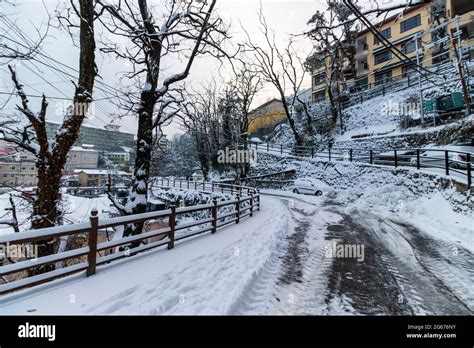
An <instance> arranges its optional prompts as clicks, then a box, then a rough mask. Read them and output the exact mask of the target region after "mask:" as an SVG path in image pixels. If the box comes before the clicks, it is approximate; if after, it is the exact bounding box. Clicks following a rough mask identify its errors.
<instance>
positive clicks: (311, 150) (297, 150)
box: [249, 141, 474, 189]
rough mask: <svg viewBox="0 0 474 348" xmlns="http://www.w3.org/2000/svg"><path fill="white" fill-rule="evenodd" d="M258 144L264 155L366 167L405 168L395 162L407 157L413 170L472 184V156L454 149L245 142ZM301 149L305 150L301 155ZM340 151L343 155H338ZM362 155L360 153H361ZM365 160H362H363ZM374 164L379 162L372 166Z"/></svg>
mask: <svg viewBox="0 0 474 348" xmlns="http://www.w3.org/2000/svg"><path fill="white" fill-rule="evenodd" d="M259 145H260V149H261V150H262V151H264V152H268V153H270V150H271V152H274V153H277V154H278V153H280V154H281V155H283V154H285V155H288V154H289V155H290V156H295V157H311V158H319V159H325V160H326V159H327V160H328V161H329V162H330V161H331V159H333V160H340V159H344V160H346V158H347V159H348V160H349V162H360V163H367V160H368V163H369V164H371V165H372V164H377V165H384V166H388V165H390V164H392V163H393V165H394V166H395V167H398V166H406V165H407V163H408V162H406V161H403V162H402V163H399V161H398V160H399V159H405V158H408V157H411V158H412V159H413V158H414V159H416V161H415V162H413V161H409V163H410V164H411V166H415V165H416V169H418V170H419V169H420V168H422V167H423V168H441V169H444V170H445V174H446V175H450V172H451V171H453V172H456V173H459V174H462V175H466V179H467V187H468V189H470V187H471V184H472V163H471V161H472V159H473V158H474V153H473V152H469V151H458V150H451V149H446V148H445V149H443V148H441V149H437V148H426V147H419V148H412V149H411V148H408V149H407V148H395V149H387V148H383V149H374V148H369V149H361V148H350V147H329V148H325V149H319V148H318V147H317V146H313V147H312V146H293V147H292V146H288V145H283V144H270V143H257V142H251V141H250V142H249V146H250V147H252V146H255V149H256V150H258V149H259V147H258V146H259ZM305 150H308V151H306V152H305ZM341 152H344V154H342V153H341ZM361 152H362V153H361ZM399 152H413V154H412V155H410V154H406V153H399ZM426 152H440V153H441V154H443V153H444V156H438V157H434V156H422V155H423V153H426ZM385 154H387V156H390V157H392V155H393V161H392V160H388V161H387V160H381V159H380V158H381V157H384V156H385ZM453 154H462V155H465V156H466V160H458V159H456V158H453V156H452V155H453ZM427 159H428V160H431V159H433V160H436V161H439V160H442V161H444V166H440V165H434V164H427V163H426V160H427ZM364 160H365V161H364ZM376 161H378V162H379V163H374V162H376ZM450 163H456V164H457V165H458V167H457V168H459V165H462V166H465V167H466V173H464V172H462V171H460V170H458V169H455V168H451V167H450Z"/></svg>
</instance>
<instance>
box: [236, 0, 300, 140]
mask: <svg viewBox="0 0 474 348" xmlns="http://www.w3.org/2000/svg"><path fill="white" fill-rule="evenodd" d="M258 19H259V23H260V32H261V34H263V36H264V39H265V43H266V47H265V48H263V47H261V46H260V45H257V44H256V43H254V42H253V41H252V39H251V36H250V34H249V33H248V32H247V31H246V30H245V29H243V30H244V32H245V34H246V36H247V40H246V42H245V45H246V46H247V50H249V51H251V52H253V58H254V69H255V70H257V71H259V72H260V73H261V74H262V76H263V79H264V80H265V81H266V82H268V83H271V84H272V85H273V86H274V87H275V88H276V90H277V92H278V94H279V96H280V101H281V103H282V105H283V109H284V111H285V115H286V117H287V119H288V124H289V125H290V128H291V131H292V133H293V137H294V140H295V143H296V145H301V144H302V140H303V139H302V137H301V135H300V132H299V130H298V128H297V126H296V123H295V120H294V118H293V115H292V112H291V108H290V104H289V103H288V99H287V98H286V96H285V90H286V83H287V80H286V77H287V76H286V74H285V69H286V66H285V65H284V62H285V61H286V60H287V58H288V57H285V52H284V50H281V49H280V48H278V46H277V44H276V39H275V33H274V31H273V30H271V29H270V28H269V26H268V24H267V21H266V19H265V16H264V14H263V9H262V6H261V4H260V9H259V12H258Z"/></svg>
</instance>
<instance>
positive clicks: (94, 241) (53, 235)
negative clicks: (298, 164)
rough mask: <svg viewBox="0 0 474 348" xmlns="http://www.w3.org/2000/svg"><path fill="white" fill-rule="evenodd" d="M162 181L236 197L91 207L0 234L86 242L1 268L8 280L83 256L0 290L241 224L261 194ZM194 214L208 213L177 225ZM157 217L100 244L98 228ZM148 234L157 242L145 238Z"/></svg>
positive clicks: (4, 241)
mask: <svg viewBox="0 0 474 348" xmlns="http://www.w3.org/2000/svg"><path fill="white" fill-rule="evenodd" d="M188 183H189V182H188ZM162 184H163V186H168V187H173V186H174V187H179V186H181V187H182V188H184V186H186V187H189V188H190V189H194V188H195V187H197V188H198V189H202V190H203V191H206V192H218V191H219V192H226V193H231V194H235V197H233V199H230V200H224V201H219V202H218V201H217V199H216V198H214V199H213V200H212V203H210V204H201V205H194V206H188V207H176V206H175V205H171V206H170V207H169V209H166V210H161V211H154V212H148V213H143V214H135V215H129V216H120V217H115V218H108V219H99V217H98V214H97V210H95V209H94V210H92V211H91V216H90V219H89V221H88V222H85V223H81V224H73V225H63V226H56V227H51V228H44V229H38V230H31V231H25V232H18V233H10V234H4V235H0V245H4V246H5V247H8V246H12V245H25V244H27V243H33V242H38V241H44V240H54V239H57V238H59V237H65V236H72V235H77V234H86V235H87V236H88V242H87V246H84V247H80V248H76V249H73V250H68V251H64V252H58V253H56V254H52V255H48V256H42V257H39V258H36V259H30V260H24V261H19V262H15V263H10V264H7V265H4V266H2V267H0V276H1V277H2V278H3V279H6V278H5V276H6V275H11V274H14V273H19V272H24V271H29V270H33V269H35V268H37V267H39V266H44V265H48V264H55V263H57V262H62V261H66V260H70V259H78V258H81V260H79V261H80V262H78V263H76V264H73V265H71V266H67V267H62V268H57V269H55V270H53V271H49V272H46V273H42V274H38V275H33V276H30V277H26V278H22V279H14V280H12V281H10V282H7V283H5V284H2V285H0V294H5V293H9V292H12V291H15V290H18V289H20V288H24V287H30V286H33V285H37V284H40V283H44V282H47V281H50V280H52V279H55V278H59V277H64V276H66V275H69V274H72V273H77V272H80V271H84V270H85V271H86V275H87V276H91V275H93V274H95V273H96V270H97V266H100V265H104V264H106V263H109V262H111V261H115V260H118V259H121V258H124V257H128V256H130V255H135V254H137V253H139V252H142V251H145V250H149V249H153V248H158V247H163V248H165V247H167V248H168V249H173V248H174V246H175V243H176V242H178V241H180V240H183V239H186V238H190V237H193V236H196V235H200V234H202V233H206V232H211V233H216V231H217V229H219V228H221V227H223V226H225V225H228V224H231V223H234V222H235V223H239V221H240V220H241V219H243V218H246V217H252V216H253V214H254V212H255V211H258V210H260V195H259V192H258V190H256V189H254V188H250V187H243V186H236V185H230V184H221V183H208V182H199V183H198V182H192V184H190V186H188V184H186V183H185V181H179V180H167V179H164V181H163V182H162ZM220 208H223V209H220ZM219 210H221V211H219ZM224 210H226V211H224ZM196 212H205V214H206V215H207V214H209V217H208V218H204V219H200V220H196V221H193V222H188V223H183V224H180V223H179V218H180V217H181V216H183V215H185V214H191V213H196ZM156 220H159V221H161V223H162V225H163V226H164V227H162V228H158V229H155V230H151V231H145V232H143V233H141V234H138V235H133V236H129V237H122V238H119V239H112V240H110V241H105V242H98V235H99V232H100V231H101V230H105V229H107V228H110V227H117V226H125V225H128V224H134V223H145V222H147V221H156ZM186 230H187V232H186ZM151 238H154V239H155V240H154V241H149V240H150V239H151ZM118 247H122V250H119V249H118ZM124 247H125V248H124ZM105 250H107V251H110V252H111V253H110V254H108V255H103V256H102V255H100V253H101V251H105Z"/></svg>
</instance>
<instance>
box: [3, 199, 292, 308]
mask: <svg viewBox="0 0 474 348" xmlns="http://www.w3.org/2000/svg"><path fill="white" fill-rule="evenodd" d="M283 209H284V206H283V205H282V203H281V202H280V201H279V200H278V199H275V198H269V197H266V198H264V200H263V202H262V210H261V211H260V212H259V213H257V214H256V215H255V216H254V217H253V218H252V219H247V220H243V221H242V222H240V223H239V224H238V225H232V226H230V227H227V228H223V229H220V230H218V232H217V233H216V234H215V235H206V236H203V237H201V238H196V239H193V240H190V241H185V242H182V243H178V244H177V245H176V247H175V249H173V250H171V251H168V250H164V249H163V250H159V251H157V250H155V251H151V252H147V253H144V254H141V255H137V256H133V257H131V258H129V259H125V260H123V261H121V262H115V263H113V264H111V265H108V266H105V267H102V268H99V270H98V272H97V274H96V275H94V276H91V277H89V278H86V277H85V276H84V275H83V274H80V275H74V276H70V277H67V278H65V279H60V280H57V281H53V282H50V283H48V284H45V285H41V286H38V287H35V288H33V289H27V290H23V291H20V292H18V293H15V294H12V295H8V296H5V297H2V298H1V299H0V314H100V313H106V314H160V313H167V314H225V313H226V312H227V311H228V310H229V308H231V306H232V305H233V303H234V302H235V301H237V300H238V297H239V295H240V294H241V292H242V289H243V288H244V287H245V286H247V284H248V283H249V282H251V281H252V278H253V276H254V274H255V273H256V272H258V271H259V269H260V268H261V267H263V265H264V264H265V262H266V261H267V260H268V258H269V257H270V255H271V253H272V251H273V250H275V249H276V248H277V246H278V243H279V242H280V241H281V239H282V237H283V236H284V234H285V233H286V230H285V229H282V226H284V225H285V223H286V222H285V219H286V218H287V217H286V215H285V214H283V213H282V210H283Z"/></svg>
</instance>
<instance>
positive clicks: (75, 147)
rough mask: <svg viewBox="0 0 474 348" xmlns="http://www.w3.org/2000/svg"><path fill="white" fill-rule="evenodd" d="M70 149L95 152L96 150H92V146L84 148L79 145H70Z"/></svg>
mask: <svg viewBox="0 0 474 348" xmlns="http://www.w3.org/2000/svg"><path fill="white" fill-rule="evenodd" d="M71 151H76V152H97V150H94V149H92V148H85V147H81V146H73V147H71Z"/></svg>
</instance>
